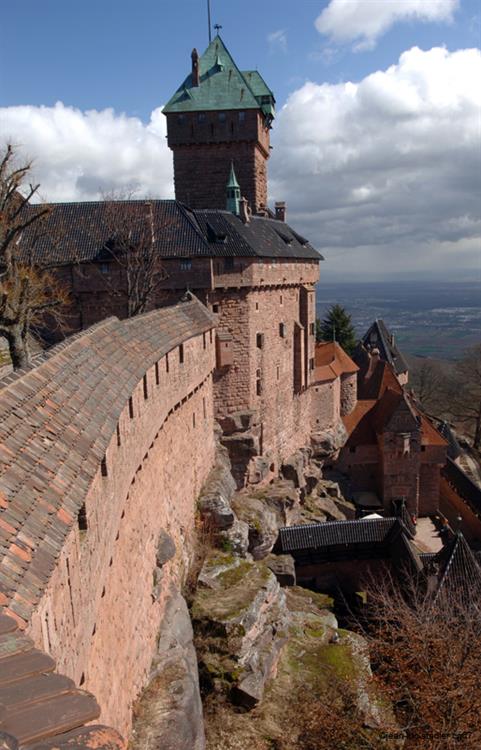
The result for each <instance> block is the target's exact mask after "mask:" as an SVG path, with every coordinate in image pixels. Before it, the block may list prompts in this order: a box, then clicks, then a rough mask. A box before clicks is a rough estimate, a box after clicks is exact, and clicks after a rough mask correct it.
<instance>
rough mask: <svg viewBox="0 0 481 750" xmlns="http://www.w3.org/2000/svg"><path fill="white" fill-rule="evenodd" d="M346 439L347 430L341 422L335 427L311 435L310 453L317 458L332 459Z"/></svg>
mask: <svg viewBox="0 0 481 750" xmlns="http://www.w3.org/2000/svg"><path fill="white" fill-rule="evenodd" d="M346 440H347V432H346V428H345V427H344V425H343V423H342V422H339V423H338V424H337V425H336V426H335V427H333V428H331V429H329V430H324V431H323V432H316V433H313V434H312V435H311V448H312V455H313V457H314V458H317V459H326V458H329V459H334V458H335V457H336V455H337V453H338V452H339V450H340V449H341V448H342V446H343V445H344V443H345V442H346Z"/></svg>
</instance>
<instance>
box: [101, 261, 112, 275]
mask: <svg viewBox="0 0 481 750" xmlns="http://www.w3.org/2000/svg"><path fill="white" fill-rule="evenodd" d="M109 271H110V268H109V264H108V263H101V264H100V273H101V274H104V275H107V274H108V272H109Z"/></svg>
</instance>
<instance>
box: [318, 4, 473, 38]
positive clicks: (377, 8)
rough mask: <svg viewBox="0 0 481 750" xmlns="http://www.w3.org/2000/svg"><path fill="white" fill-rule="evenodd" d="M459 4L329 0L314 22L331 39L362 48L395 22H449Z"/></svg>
mask: <svg viewBox="0 0 481 750" xmlns="http://www.w3.org/2000/svg"><path fill="white" fill-rule="evenodd" d="M458 6H459V0H331V2H330V3H329V5H328V6H327V8H324V10H323V11H322V13H321V14H320V15H319V16H318V17H317V19H316V22H315V24H316V28H317V30H318V31H319V32H320V33H321V34H325V35H326V36H328V37H329V38H330V39H331V40H332V41H334V42H338V43H345V42H351V41H354V42H356V45H355V49H356V50H365V49H372V48H373V47H374V46H375V45H376V41H377V40H378V39H379V37H380V36H382V35H383V34H384V33H385V32H386V31H387V30H388V29H389V28H391V26H393V25H394V24H395V23H397V22H398V21H409V20H416V21H444V22H449V21H451V20H452V18H453V14H454V11H455V10H456V8H457V7H458Z"/></svg>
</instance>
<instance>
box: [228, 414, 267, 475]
mask: <svg viewBox="0 0 481 750" xmlns="http://www.w3.org/2000/svg"><path fill="white" fill-rule="evenodd" d="M219 424H220V426H221V429H222V433H223V434H222V437H221V443H222V445H223V446H224V447H225V448H226V449H227V451H228V453H229V458H230V462H231V466H232V474H233V476H234V479H235V481H236V486H237V487H238V488H239V489H240V488H241V487H243V486H244V485H245V482H246V478H247V477H248V476H249V474H250V480H254V481H255V482H258V481H261V480H262V479H263V478H264V476H267V474H268V472H269V464H268V463H267V461H263V462H261V463H259V460H258V459H259V458H262V457H261V456H260V452H261V450H260V437H261V423H260V417H259V414H258V412H256V411H242V412H236V413H234V414H229V415H228V416H226V417H224V418H222V419H220V420H219ZM252 461H254V462H256V465H255V467H254V468H252V466H251V467H250V466H249V465H250V464H251V462H252ZM249 469H252V471H250V472H249Z"/></svg>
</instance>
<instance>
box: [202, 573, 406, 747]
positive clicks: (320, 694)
mask: <svg viewBox="0 0 481 750" xmlns="http://www.w3.org/2000/svg"><path fill="white" fill-rule="evenodd" d="M256 565H259V563H257V564H256ZM281 593H282V594H283V599H282V604H280V608H281V609H282V611H283V622H284V628H283V646H282V649H281V651H280V653H279V655H278V658H277V664H276V674H275V678H274V679H271V680H270V681H269V682H268V683H266V685H265V688H264V694H263V697H262V698H261V699H260V700H259V702H258V704H257V708H256V710H255V711H252V712H249V713H239V712H238V711H235V710H233V709H231V710H229V708H228V704H226V703H222V702H221V701H219V697H218V695H217V694H216V693H215V692H213V693H211V695H210V696H207V697H206V704H207V706H208V712H207V719H206V734H207V740H208V747H210V748H215V750H218V748H222V750H237V748H240V747H246V748H247V747H255V748H256V749H259V750H272V748H273V747H274V746H276V745H277V741H278V740H280V739H281V738H284V737H285V734H286V733H289V736H290V737H291V736H293V737H294V740H293V742H294V743H295V730H296V726H295V724H296V709H295V705H296V703H298V704H299V705H301V704H302V703H303V702H304V701H305V700H306V699H307V700H308V701H309V703H310V705H315V703H316V700H317V701H323V702H324V701H326V699H327V700H328V696H329V686H330V685H331V684H332V683H333V681H335V682H336V683H337V684H338V685H339V689H340V690H343V686H344V688H346V689H348V690H349V691H350V692H352V691H354V694H355V696H356V704H357V709H358V711H359V712H360V714H361V716H362V717H363V720H364V722H365V724H366V725H367V726H369V727H373V728H374V729H375V730H377V729H381V731H385V730H386V729H387V730H388V731H389V730H394V732H395V731H396V727H395V725H394V724H393V719H392V714H391V712H390V710H389V708H387V707H386V703H385V701H382V700H380V699H379V696H378V694H377V692H376V687H375V683H374V681H373V680H372V675H371V671H370V667H369V661H368V660H367V662H366V660H365V655H366V650H365V641H364V640H363V639H362V638H361V637H360V636H353V635H352V634H351V633H348V632H347V631H343V630H339V629H338V623H337V620H336V618H335V616H334V614H333V613H332V611H331V610H330V608H331V606H332V600H331V599H330V598H329V597H327V596H324V595H322V594H316V593H314V592H312V591H307V590H306V589H303V588H300V587H297V586H293V587H289V588H286V589H283V590H282V592H281ZM211 645H212V643H210V644H209V646H211ZM199 648H200V651H201V654H202V658H204V657H203V653H204V652H203V650H202V645H200V646H199ZM333 711H334V712H335V711H336V706H335V705H333ZM285 746H286V745H283V747H285ZM295 746H296V745H295V744H293V745H292V747H295ZM353 746H354V745H353ZM387 747H389V745H388V744H386V748H387Z"/></svg>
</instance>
